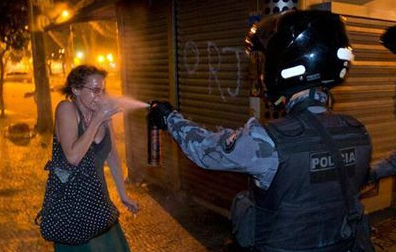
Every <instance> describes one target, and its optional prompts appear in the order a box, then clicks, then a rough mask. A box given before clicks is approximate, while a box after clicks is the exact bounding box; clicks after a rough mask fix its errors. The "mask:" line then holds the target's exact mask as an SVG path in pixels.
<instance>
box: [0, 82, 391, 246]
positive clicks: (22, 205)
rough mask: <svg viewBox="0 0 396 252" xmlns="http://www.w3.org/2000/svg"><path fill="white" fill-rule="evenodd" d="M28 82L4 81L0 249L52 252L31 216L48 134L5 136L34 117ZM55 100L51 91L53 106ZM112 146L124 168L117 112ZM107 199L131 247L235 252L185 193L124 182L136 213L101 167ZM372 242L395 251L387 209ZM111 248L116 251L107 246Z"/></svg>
mask: <svg viewBox="0 0 396 252" xmlns="http://www.w3.org/2000/svg"><path fill="white" fill-rule="evenodd" d="M33 90H34V86H33V84H29V83H24V84H20V83H6V84H5V87H4V95H5V101H6V108H7V111H6V117H5V118H0V131H1V132H0V176H1V183H0V213H1V215H0V251H4V252H19V251H20V252H22V251H24V252H25V251H40V252H46V251H53V244H52V243H50V242H47V241H45V240H43V239H42V238H41V236H40V232H39V229H38V227H37V226H36V225H35V224H34V218H35V216H36V214H37V212H38V211H39V209H40V207H41V204H42V199H43V193H44V189H45V180H46V176H47V173H46V171H44V169H43V167H44V165H45V163H46V161H47V160H48V159H49V158H50V156H51V142H52V135H51V134H46V135H35V136H34V137H32V138H31V139H29V140H27V141H11V139H10V138H8V137H7V132H8V131H7V129H8V126H9V125H11V124H13V123H26V124H28V125H29V127H30V128H33V127H34V125H35V122H36V117H37V116H36V105H35V103H34V98H33V97H34V96H33V95H32V91H33ZM117 92H119V90H118V91H117V90H114V93H117ZM60 99H61V96H60V94H58V93H56V92H52V103H53V107H55V106H56V104H57V103H58V102H59V100H60ZM114 120H115V124H116V128H117V129H118V132H117V134H116V140H117V148H118V149H119V150H118V151H119V153H120V155H121V159H122V164H123V169H124V172H126V164H125V149H124V148H125V147H124V142H123V141H124V134H123V127H122V125H123V123H122V117H121V116H119V117H116V118H115V119H114ZM105 172H106V177H108V179H107V181H108V184H109V191H110V194H111V198H112V199H113V201H114V203H115V204H116V206H117V207H118V208H119V210H120V213H121V217H120V222H121V225H122V228H123V230H124V232H125V235H126V237H127V240H128V242H129V245H130V247H131V250H132V251H134V252H178V251H180V252H239V251H241V250H240V249H238V248H235V247H233V246H231V245H230V238H229V237H230V235H229V230H230V229H229V222H228V219H227V218H226V217H224V216H220V215H217V214H215V213H213V212H211V211H210V210H207V209H206V208H204V207H201V206H199V205H197V204H195V203H193V202H191V201H189V200H188V199H187V198H182V199H181V198H179V197H175V196H174V195H173V194H172V193H170V192H168V191H166V190H164V189H162V188H159V187H156V186H155V185H152V184H149V183H147V182H141V183H139V184H135V183H127V186H126V187H127V191H128V194H129V196H130V197H131V198H133V199H135V200H137V201H138V202H139V204H140V206H141V211H140V212H139V213H138V214H137V216H136V217H134V215H133V214H132V213H130V212H128V211H127V209H126V208H125V207H124V206H123V205H122V204H121V202H120V200H119V198H118V197H117V194H116V189H115V185H114V183H113V182H112V180H111V179H110V172H109V170H108V169H106V170H105ZM372 220H373V222H374V229H373V233H374V235H373V241H374V243H375V244H376V248H377V251H379V252H382V251H386V252H393V251H395V252H396V228H395V227H396V218H395V211H394V210H393V209H387V210H384V211H381V212H378V213H376V214H375V215H373V216H372ZM113 252H116V251H113Z"/></svg>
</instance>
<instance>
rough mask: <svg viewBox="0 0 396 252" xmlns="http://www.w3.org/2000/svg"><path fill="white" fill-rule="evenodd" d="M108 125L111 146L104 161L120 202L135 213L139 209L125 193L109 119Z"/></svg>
mask: <svg viewBox="0 0 396 252" xmlns="http://www.w3.org/2000/svg"><path fill="white" fill-rule="evenodd" d="M108 127H109V131H110V137H111V143H112V147H111V151H110V153H109V155H108V157H107V160H106V161H107V164H108V166H109V167H110V171H111V175H112V177H113V180H114V182H115V185H116V187H117V191H118V195H119V196H120V198H121V201H122V203H123V204H124V205H125V206H126V207H127V208H128V209H129V210H130V211H132V212H134V213H136V212H137V211H138V210H139V207H138V204H137V202H135V201H134V200H131V199H130V198H129V197H128V196H127V194H126V190H125V184H124V176H123V172H122V168H121V162H120V158H119V156H118V153H117V148H116V144H115V137H114V130H113V126H112V123H111V121H109V122H108Z"/></svg>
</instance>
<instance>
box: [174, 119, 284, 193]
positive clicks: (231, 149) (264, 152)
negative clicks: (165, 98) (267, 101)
mask: <svg viewBox="0 0 396 252" xmlns="http://www.w3.org/2000/svg"><path fill="white" fill-rule="evenodd" d="M167 124H168V130H169V132H170V134H171V135H172V137H173V139H174V140H175V141H176V142H177V143H178V145H179V146H180V148H181V149H182V151H183V152H184V153H185V154H186V155H187V157H188V158H189V159H190V160H191V161H193V162H194V163H195V164H197V165H198V166H200V167H202V168H204V169H208V170H219V171H233V172H241V173H247V174H251V175H253V176H254V178H255V179H256V183H258V186H260V187H262V188H268V186H269V185H270V183H271V181H272V179H273V177H274V176H275V173H276V171H277V169H278V164H279V160H278V153H277V152H276V151H275V145H274V142H273V141H272V140H271V138H270V137H269V136H268V134H267V132H266V131H265V129H264V128H263V127H262V126H261V124H260V123H259V122H258V121H257V120H256V119H255V118H251V119H250V120H249V121H248V122H247V123H246V124H245V126H244V127H243V128H240V129H238V130H232V129H222V130H220V131H218V132H212V131H209V130H207V129H205V128H203V127H200V126H199V125H197V124H196V123H194V122H192V121H189V120H187V119H184V118H183V116H182V115H181V114H180V113H178V112H176V111H175V112H172V113H171V114H170V115H169V117H168V118H167Z"/></svg>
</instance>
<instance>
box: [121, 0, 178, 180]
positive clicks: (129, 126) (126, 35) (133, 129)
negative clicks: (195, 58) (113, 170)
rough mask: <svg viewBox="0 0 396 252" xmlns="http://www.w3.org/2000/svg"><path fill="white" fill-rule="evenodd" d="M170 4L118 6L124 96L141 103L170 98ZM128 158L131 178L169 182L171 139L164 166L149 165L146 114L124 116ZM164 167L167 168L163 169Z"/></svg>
mask: <svg viewBox="0 0 396 252" xmlns="http://www.w3.org/2000/svg"><path fill="white" fill-rule="evenodd" d="M170 10H171V4H170V1H164V0H158V1H134V2H131V3H129V4H125V3H124V4H122V5H119V6H118V8H117V11H118V15H117V16H118V18H119V20H118V24H119V33H120V34H119V36H120V49H121V54H122V55H121V56H122V59H123V69H122V70H123V71H122V80H123V88H124V94H126V95H127V96H131V97H133V98H135V99H138V100H141V101H150V100H152V99H158V100H168V99H169V75H170V70H169V61H170V59H169V51H171V48H169V47H170V44H169V32H170V31H169V30H170V29H171V28H170V26H169V18H170ZM125 133H126V141H125V142H126V151H127V153H126V156H127V163H128V168H129V177H130V178H133V179H137V178H139V179H147V180H155V181H156V182H158V183H159V184H167V183H170V181H168V180H167V179H168V178H169V176H168V175H167V174H168V173H170V171H169V170H168V169H170V168H169V167H172V165H171V164H169V162H170V161H169V160H170V159H171V158H170V157H171V155H170V154H169V153H168V152H169V150H170V148H169V147H168V146H169V145H170V143H171V139H170V137H168V136H167V135H165V134H164V136H163V137H162V138H161V139H162V140H163V143H162V145H163V146H162V147H163V148H162V150H163V155H162V166H161V168H160V167H149V166H148V165H147V125H146V111H145V110H139V111H136V112H133V113H130V114H128V115H126V116H125ZM163 167H165V169H163Z"/></svg>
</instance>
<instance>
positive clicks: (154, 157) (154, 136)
mask: <svg viewBox="0 0 396 252" xmlns="http://www.w3.org/2000/svg"><path fill="white" fill-rule="evenodd" d="M147 125H148V127H147V162H148V164H149V165H160V162H161V138H160V135H161V130H160V129H159V128H158V126H157V125H155V124H154V123H153V120H152V118H150V114H149V115H148V118H147Z"/></svg>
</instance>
